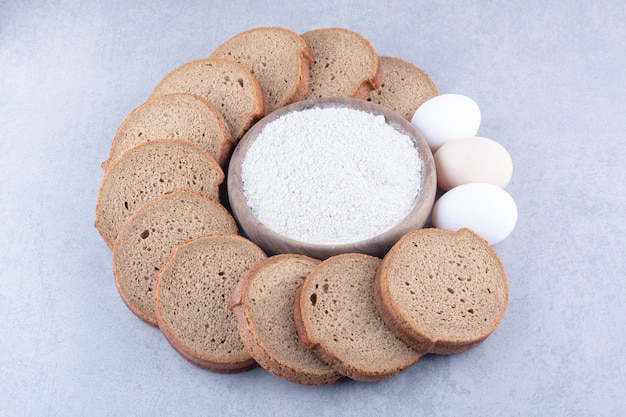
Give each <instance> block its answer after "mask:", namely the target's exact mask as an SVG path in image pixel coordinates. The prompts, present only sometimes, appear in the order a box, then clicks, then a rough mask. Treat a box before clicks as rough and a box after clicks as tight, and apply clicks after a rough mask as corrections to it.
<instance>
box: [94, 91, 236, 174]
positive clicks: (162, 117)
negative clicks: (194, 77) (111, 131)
mask: <svg viewBox="0 0 626 417" xmlns="http://www.w3.org/2000/svg"><path fill="white" fill-rule="evenodd" d="M155 139H177V140H186V141H189V142H192V143H194V144H196V145H198V146H200V147H201V148H202V149H204V150H205V151H207V152H208V153H209V155H211V156H212V157H213V158H214V159H215V160H216V161H217V163H218V164H220V166H222V167H225V166H226V164H227V163H228V159H229V156H230V151H231V149H232V147H233V138H232V136H231V135H230V130H229V129H228V125H227V124H226V121H225V120H224V117H222V115H221V114H220V113H219V112H218V111H217V110H215V108H214V107H213V106H211V105H210V104H209V103H207V102H206V100H204V99H201V98H200V97H196V96H192V95H190V94H168V95H165V96H162V97H159V98H156V99H154V100H149V101H147V102H145V103H143V104H142V105H140V106H139V107H137V108H136V109H134V110H133V111H132V112H131V113H130V114H129V115H128V116H127V117H126V118H125V119H124V121H123V122H122V124H121V125H120V127H119V128H118V129H117V132H116V133H115V137H114V138H113V143H112V144H111V149H110V151H109V158H108V159H107V160H106V161H104V162H103V163H102V167H103V168H104V169H105V170H106V169H107V167H108V166H109V165H111V164H112V163H113V162H115V160H117V158H119V157H120V156H121V155H122V154H123V153H124V152H126V151H127V150H129V149H130V148H133V147H135V146H137V145H140V144H142V143H145V142H148V141H151V140H155Z"/></svg>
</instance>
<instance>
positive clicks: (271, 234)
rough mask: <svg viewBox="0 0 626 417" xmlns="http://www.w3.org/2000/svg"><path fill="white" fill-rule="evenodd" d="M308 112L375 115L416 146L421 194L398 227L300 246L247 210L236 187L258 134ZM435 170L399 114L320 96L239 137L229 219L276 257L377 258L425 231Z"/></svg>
mask: <svg viewBox="0 0 626 417" xmlns="http://www.w3.org/2000/svg"><path fill="white" fill-rule="evenodd" d="M313 108H322V109H324V108H350V109H353V110H361V111H365V112H368V113H370V114H374V115H382V116H384V117H385V122H386V123H387V124H388V125H390V126H391V127H393V128H394V129H396V130H397V131H399V132H400V133H403V134H405V135H407V136H409V138H411V140H412V141H413V143H414V144H415V146H416V148H417V150H418V152H419V155H420V158H421V159H422V178H421V180H422V181H421V188H420V192H419V194H418V195H417V197H416V200H415V203H414V205H413V208H412V209H411V211H410V212H409V214H408V215H407V216H405V217H404V218H403V219H402V220H401V221H400V222H399V223H397V224H396V225H395V226H394V227H392V228H391V229H388V230H386V231H385V232H383V233H381V234H379V235H376V236H373V237H370V238H367V239H364V240H360V241H357V242H350V243H341V244H320V243H308V242H302V241H299V240H296V239H292V238H289V237H286V236H283V235H281V234H280V233H278V232H276V231H274V230H272V229H270V228H269V227H267V226H265V225H264V224H263V223H261V222H260V221H259V220H258V219H257V218H256V216H255V215H254V213H253V212H252V209H251V208H250V207H249V206H248V204H247V202H246V199H245V196H244V195H243V190H242V187H241V166H242V164H243V160H244V157H245V155H246V152H247V150H248V148H249V147H250V146H251V145H252V143H254V141H255V139H256V138H257V137H258V135H259V134H260V132H261V131H262V130H263V129H264V128H265V126H267V125H268V124H269V123H272V122H273V121H275V120H276V119H278V118H280V117H281V116H283V115H285V114H288V113H291V112H297V111H303V110H308V109H313ZM436 185H437V179H436V170H435V164H434V158H433V154H432V152H431V150H430V148H429V146H428V144H427V143H426V140H425V139H424V138H423V136H422V135H421V134H420V133H419V131H418V130H417V129H416V128H415V127H414V126H413V125H412V124H411V123H410V122H408V121H407V120H406V119H404V118H403V117H402V116H401V115H399V114H398V113H396V112H394V111H392V110H390V109H388V108H386V107H383V106H381V105H378V104H375V103H371V102H369V101H366V100H361V99H351V98H342V97H325V98H319V99H312V100H303V101H299V102H296V103H293V104H289V105H287V106H285V107H282V108H280V109H278V110H276V111H274V112H272V113H270V114H268V115H267V116H265V117H264V118H263V119H261V120H260V121H258V122H257V123H256V124H255V125H254V126H252V128H250V130H248V132H246V134H245V135H244V136H243V137H242V138H241V140H240V141H239V143H238V144H237V146H236V147H235V149H234V151H233V154H232V156H231V159H230V163H229V166H228V177H227V184H226V186H227V193H228V198H229V204H230V207H231V211H232V213H233V217H235V220H237V222H238V223H239V225H240V228H241V231H242V233H243V234H244V235H246V236H247V237H248V238H249V239H250V240H252V241H253V242H255V243H256V244H257V245H259V246H260V247H261V248H262V249H263V250H264V251H265V252H266V253H268V255H271V254H279V253H298V254H303V255H307V256H311V257H313V258H317V259H326V258H328V257H330V256H333V255H336V254H340V253H352V252H357V253H365V254H369V255H372V256H378V257H382V256H384V254H385V253H386V252H387V251H388V250H389V249H390V248H391V246H393V244H395V242H397V241H398V240H399V239H400V237H402V236H403V235H404V234H405V233H408V232H409V231H411V230H415V229H419V228H421V227H423V226H424V224H425V223H426V220H427V219H428V216H429V215H430V212H431V210H432V207H433V204H434V200H435V193H436V188H437V187H436Z"/></svg>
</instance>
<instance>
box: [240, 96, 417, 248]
mask: <svg viewBox="0 0 626 417" xmlns="http://www.w3.org/2000/svg"><path fill="white" fill-rule="evenodd" d="M421 170H422V161H421V159H420V155H419V153H418V151H417V149H416V148H415V146H414V144H413V142H412V140H411V139H410V138H409V137H408V136H407V135H405V134H403V133H400V132H398V131H397V130H395V129H394V128H393V127H391V126H389V125H387V124H386V123H385V118H384V117H383V116H376V115H373V114H370V113H367V112H364V111H360V110H353V109H348V108H325V109H321V108H313V109H307V110H303V111H299V112H292V113H288V114H285V115H284V116H281V117H280V118H278V119H276V120H275V121H273V122H271V123H269V124H268V125H267V126H265V127H264V128H263V130H262V131H261V133H260V134H259V136H258V137H257V138H256V140H255V141H254V142H253V143H252V145H250V147H249V148H248V150H247V152H246V155H245V157H244V160H243V163H242V169H241V178H242V182H243V194H244V197H245V199H246V201H247V203H248V205H249V207H250V208H251V209H252V212H253V213H254V215H255V216H256V217H257V219H258V220H259V221H260V222H261V223H263V224H264V225H265V226H267V227H269V228H270V229H272V230H274V231H275V232H277V233H279V234H281V235H283V236H285V237H288V238H291V239H294V240H298V241H301V242H307V243H316V244H344V243H353V242H358V241H361V240H364V239H368V238H371V237H373V236H376V235H378V234H380V233H382V232H385V231H387V230H389V229H391V228H392V227H394V226H395V225H396V224H398V223H399V222H400V221H401V220H402V219H404V217H406V216H407V215H408V214H409V212H410V211H411V209H412V206H413V204H414V203H415V200H416V198H417V195H418V194H419V191H420V184H421Z"/></svg>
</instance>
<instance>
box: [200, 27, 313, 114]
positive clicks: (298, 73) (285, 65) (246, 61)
mask: <svg viewBox="0 0 626 417" xmlns="http://www.w3.org/2000/svg"><path fill="white" fill-rule="evenodd" d="M209 58H224V59H231V60H234V61H237V62H239V63H240V64H242V65H243V66H244V67H246V68H248V69H249V70H250V72H251V73H252V74H253V75H254V76H255V78H256V79H257V80H258V81H259V83H260V84H261V86H262V87H263V89H264V90H265V92H266V93H267V96H268V101H269V111H270V112H272V111H274V110H276V109H278V108H281V107H283V106H285V105H287V104H289V103H293V102H295V101H299V100H302V99H304V97H305V96H306V94H307V91H308V89H309V65H310V64H311V62H313V55H312V54H311V51H310V50H309V47H308V46H307V44H306V42H304V39H302V37H300V35H298V34H297V33H295V32H293V31H291V30H289V29H285V28H281V27H259V28H254V29H250V30H247V31H245V32H241V33H239V34H237V35H235V36H233V37H232V38H230V39H228V40H227V41H225V42H224V43H222V44H221V45H219V46H218V47H217V48H216V49H215V50H214V51H213V52H212V53H211V55H210V56H209Z"/></svg>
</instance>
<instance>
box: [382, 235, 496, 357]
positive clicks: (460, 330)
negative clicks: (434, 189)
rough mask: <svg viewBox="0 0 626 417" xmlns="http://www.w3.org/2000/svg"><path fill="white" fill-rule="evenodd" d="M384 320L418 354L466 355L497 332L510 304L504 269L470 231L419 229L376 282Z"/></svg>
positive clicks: (385, 262) (391, 255) (389, 259)
mask: <svg viewBox="0 0 626 417" xmlns="http://www.w3.org/2000/svg"><path fill="white" fill-rule="evenodd" d="M375 299H376V306H377V307H378V309H379V311H380V314H381V316H382V317H383V319H384V320H385V322H386V323H387V324H388V325H389V327H390V328H391V329H392V330H393V331H394V332H395V333H396V334H397V335H398V337H400V338H401V339H402V340H404V341H405V342H406V343H408V344H410V345H411V346H413V347H414V348H416V349H418V350H427V351H428V352H430V353H439V354H448V353H457V352H463V351H465V350H468V349H470V348H472V347H474V346H476V345H478V344H479V343H480V342H482V341H483V340H485V339H486V338H487V336H489V335H490V334H491V333H492V332H493V331H494V330H495V328H496V326H498V324H499V323H500V321H501V320H502V317H503V316H504V312H505V310H506V307H507V302H508V284H507V279H506V274H505V272H504V268H503V266H502V263H501V262H500V259H499V258H498V256H497V254H496V253H495V251H494V250H493V248H492V247H491V246H489V244H488V243H487V242H486V241H485V240H484V239H482V238H481V237H480V236H478V235H477V234H476V233H474V232H472V231H471V230H469V229H461V230H460V231H458V232H451V231H447V230H442V229H420V230H416V231H414V232H409V233H407V234H406V235H405V236H403V237H402V238H401V239H400V240H399V241H398V242H397V243H396V244H395V245H394V246H393V247H392V248H391V250H390V251H389V252H388V253H387V255H386V256H385V258H384V260H383V262H382V264H381V266H380V268H379V269H378V273H377V276H376V284H375Z"/></svg>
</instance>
